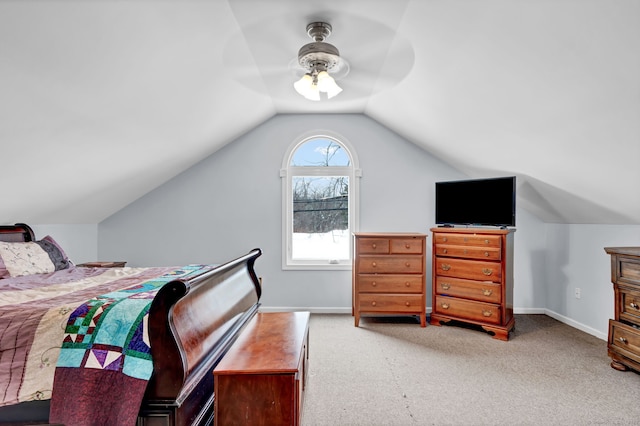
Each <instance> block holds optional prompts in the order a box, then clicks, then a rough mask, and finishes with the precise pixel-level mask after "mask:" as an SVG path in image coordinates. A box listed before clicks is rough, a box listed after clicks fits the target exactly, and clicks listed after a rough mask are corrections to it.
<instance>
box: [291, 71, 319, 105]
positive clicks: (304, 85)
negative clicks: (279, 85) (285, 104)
mask: <svg viewBox="0 0 640 426" xmlns="http://www.w3.org/2000/svg"><path fill="white" fill-rule="evenodd" d="M293 87H294V88H295V89H296V92H298V93H299V94H301V95H302V96H304V97H305V98H307V99H309V100H311V101H319V100H320V90H319V89H318V85H317V84H315V83H314V77H313V76H312V75H311V74H305V75H303V76H302V78H301V79H300V80H298V81H296V82H295V83H293Z"/></svg>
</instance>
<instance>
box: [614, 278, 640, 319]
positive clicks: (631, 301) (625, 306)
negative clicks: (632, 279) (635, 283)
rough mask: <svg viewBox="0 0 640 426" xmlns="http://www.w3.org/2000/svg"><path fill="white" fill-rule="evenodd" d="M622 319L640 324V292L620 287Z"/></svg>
mask: <svg viewBox="0 0 640 426" xmlns="http://www.w3.org/2000/svg"><path fill="white" fill-rule="evenodd" d="M618 291H619V293H620V298H621V300H620V302H621V303H620V319H621V320H624V321H629V322H631V323H634V324H637V325H640V292H638V291H633V290H628V289H626V288H624V287H619V288H618Z"/></svg>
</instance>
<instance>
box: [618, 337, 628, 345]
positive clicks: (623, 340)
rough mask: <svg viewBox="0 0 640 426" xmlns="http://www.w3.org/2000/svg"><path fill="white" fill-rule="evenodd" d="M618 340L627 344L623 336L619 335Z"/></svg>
mask: <svg viewBox="0 0 640 426" xmlns="http://www.w3.org/2000/svg"><path fill="white" fill-rule="evenodd" d="M618 340H620V341H621V342H622V343H624V344H625V345H626V344H627V339H625V338H624V337H620V338H619V339H618Z"/></svg>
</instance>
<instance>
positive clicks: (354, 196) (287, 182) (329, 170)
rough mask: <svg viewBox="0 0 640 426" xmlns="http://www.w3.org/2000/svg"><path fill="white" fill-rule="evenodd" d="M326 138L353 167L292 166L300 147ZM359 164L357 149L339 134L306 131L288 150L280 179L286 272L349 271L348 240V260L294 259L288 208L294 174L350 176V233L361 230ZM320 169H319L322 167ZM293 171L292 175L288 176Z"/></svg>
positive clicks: (351, 243) (350, 255) (350, 243)
mask: <svg viewBox="0 0 640 426" xmlns="http://www.w3.org/2000/svg"><path fill="white" fill-rule="evenodd" d="M316 138H327V139H331V140H333V141H335V142H336V143H338V144H340V145H341V146H342V147H343V148H344V149H345V150H346V151H347V154H348V155H349V158H350V159H351V166H345V167H336V166H331V167H323V169H324V170H322V171H321V170H317V171H316V170H311V169H313V168H309V167H291V166H290V164H291V158H292V156H293V154H294V152H295V151H296V150H297V149H298V147H299V146H300V145H302V144H304V143H305V142H308V141H309V140H310V139H316ZM359 165H360V163H359V161H358V157H357V155H356V152H355V150H354V149H353V147H352V146H351V144H350V143H349V141H347V139H346V138H345V137H344V136H342V135H339V134H337V133H334V132H331V131H327V130H317V131H311V132H306V133H304V134H303V135H300V136H299V137H298V138H296V140H295V141H294V143H293V144H291V146H290V147H289V149H288V151H287V153H286V155H285V156H284V159H283V161H282V168H281V169H280V178H281V181H282V212H283V214H282V232H283V235H282V269H283V270H323V271H324V270H350V269H351V267H352V260H351V258H352V257H353V239H352V238H350V239H349V259H347V260H343V261H340V262H339V263H331V262H329V261H327V260H309V259H305V260H294V259H292V258H291V241H292V236H293V229H292V228H293V217H292V215H293V212H292V210H291V209H290V208H289V205H290V204H292V203H293V189H292V184H291V183H292V182H291V181H292V179H291V176H297V175H296V173H295V171H296V170H298V169H304V171H305V172H306V174H309V173H310V172H312V173H314V174H317V175H318V176H348V177H349V188H350V189H349V230H350V232H351V233H353V232H357V231H358V230H359V217H360V214H359V207H360V200H359V198H360V177H362V170H360V166H359ZM319 169H320V168H319ZM290 172H291V175H290V174H289V173H290Z"/></svg>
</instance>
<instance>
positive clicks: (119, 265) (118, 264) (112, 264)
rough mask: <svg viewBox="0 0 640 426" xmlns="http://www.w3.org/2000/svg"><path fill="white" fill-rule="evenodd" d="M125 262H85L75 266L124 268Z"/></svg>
mask: <svg viewBox="0 0 640 426" xmlns="http://www.w3.org/2000/svg"><path fill="white" fill-rule="evenodd" d="M126 264H127V262H85V263H81V264H79V265H76V266H80V267H83V268H124V265H126Z"/></svg>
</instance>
